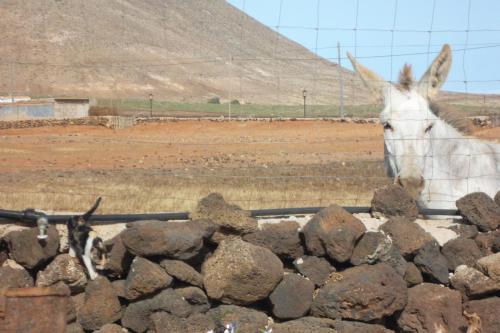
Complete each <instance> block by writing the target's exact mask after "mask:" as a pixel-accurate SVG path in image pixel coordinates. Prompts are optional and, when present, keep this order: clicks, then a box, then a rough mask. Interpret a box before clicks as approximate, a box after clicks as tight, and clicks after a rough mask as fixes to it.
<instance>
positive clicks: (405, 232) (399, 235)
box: [380, 218, 434, 259]
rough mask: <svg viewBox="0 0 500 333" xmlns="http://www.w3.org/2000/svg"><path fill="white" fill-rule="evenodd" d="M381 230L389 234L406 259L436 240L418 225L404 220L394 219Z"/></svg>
mask: <svg viewBox="0 0 500 333" xmlns="http://www.w3.org/2000/svg"><path fill="white" fill-rule="evenodd" d="M380 230H382V231H384V232H385V233H386V234H389V235H390V236H391V238H392V241H393V244H394V245H395V246H396V247H397V248H398V249H399V252H400V253H401V255H402V256H403V257H405V258H407V259H408V258H411V256H412V255H413V254H415V253H416V252H417V250H418V249H420V248H421V247H422V246H424V244H426V243H427V242H429V241H432V240H433V239H434V238H432V236H431V235H430V234H428V233H427V232H425V230H424V229H422V227H420V226H419V225H418V224H416V223H414V222H411V221H409V220H406V219H404V218H392V219H390V220H389V221H388V222H386V223H384V224H383V225H382V226H381V227H380Z"/></svg>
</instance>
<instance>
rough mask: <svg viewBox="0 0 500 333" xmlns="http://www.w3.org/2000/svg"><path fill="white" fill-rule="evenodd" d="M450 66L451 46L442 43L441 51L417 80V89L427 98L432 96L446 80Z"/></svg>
mask: <svg viewBox="0 0 500 333" xmlns="http://www.w3.org/2000/svg"><path fill="white" fill-rule="evenodd" d="M450 67H451V48H450V46H449V45H448V44H444V45H443V48H442V49H441V52H439V54H438V56H437V57H436V59H434V61H433V62H432V64H431V65H430V66H429V68H428V69H427V72H425V74H424V75H423V76H422V78H421V79H420V81H419V82H418V91H419V92H420V94H422V95H423V96H426V97H427V98H430V99H431V98H433V97H434V96H436V95H437V93H438V92H439V89H440V88H441V86H442V85H443V83H444V82H445V81H446V77H447V76H448V73H449V71H450Z"/></svg>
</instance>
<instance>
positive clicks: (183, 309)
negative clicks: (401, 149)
mask: <svg viewBox="0 0 500 333" xmlns="http://www.w3.org/2000/svg"><path fill="white" fill-rule="evenodd" d="M159 311H165V312H168V313H170V314H172V315H174V316H176V317H180V318H187V317H188V316H189V315H191V314H192V312H193V308H192V307H191V305H190V304H189V303H188V302H187V301H186V300H185V299H183V298H182V296H181V295H180V294H179V293H177V292H175V291H174V290H173V289H170V288H169V289H165V290H163V291H161V292H160V293H159V294H158V295H156V296H154V297H153V298H148V299H144V300H141V301H137V302H134V303H130V304H129V305H128V306H127V308H126V309H125V312H124V313H123V317H122V320H121V323H122V326H124V327H126V328H129V329H131V330H132V331H134V332H137V333H142V332H145V331H146V330H147V329H148V328H152V327H153V322H152V321H151V318H150V316H151V314H153V313H154V312H159Z"/></svg>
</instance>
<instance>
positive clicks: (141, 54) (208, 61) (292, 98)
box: [0, 0, 369, 104]
mask: <svg viewBox="0 0 500 333" xmlns="http://www.w3.org/2000/svg"><path fill="white" fill-rule="evenodd" d="M0 16H1V17H2V20H0V31H2V33H1V34H0V38H1V39H0V40H1V42H0V59H2V62H1V63H0V75H1V77H2V80H0V93H1V94H8V93H10V92H11V91H15V92H17V93H18V94H22V95H32V96H47V95H53V96H91V97H122V98H124V97H129V98H130V97H134V98H144V97H147V95H148V94H149V93H153V94H155V98H158V99H169V100H177V101H205V100H206V99H207V98H209V97H211V96H214V95H217V96H220V97H221V98H222V99H226V100H227V99H239V100H244V101H248V102H253V103H278V104H283V103H300V102H301V101H302V90H303V89H304V88H305V89H307V90H308V92H309V101H310V102H311V103H315V102H316V103H328V104H335V103H337V102H338V72H337V67H336V65H335V64H333V63H331V62H329V61H326V60H324V59H320V58H317V57H315V56H314V54H312V53H311V52H310V51H308V50H307V49H305V48H304V47H302V46H301V45H298V44H297V43H294V42H292V41H290V40H288V39H287V38H285V37H283V36H281V35H278V34H277V33H275V32H274V31H272V30H271V29H269V28H267V27H265V26H264V25H262V24H261V23H259V22H257V21H256V20H254V19H253V18H251V17H249V16H247V15H246V14H244V13H242V12H241V11H239V10H238V9H236V8H234V7H233V6H231V5H230V4H228V3H227V2H225V1H223V0H182V1H178V0H110V1H99V0H27V1H17V0H4V1H2V6H0ZM284 58H286V59H287V60H280V59H284ZM343 75H344V81H345V82H346V89H345V90H346V99H347V100H348V101H349V103H352V102H357V103H366V102H367V101H369V96H368V95H367V93H366V90H364V89H362V87H361V86H360V83H359V81H358V80H357V78H356V77H355V76H354V74H353V73H352V72H350V71H347V70H343ZM353 87H355V88H356V89H355V90H356V93H355V95H353Z"/></svg>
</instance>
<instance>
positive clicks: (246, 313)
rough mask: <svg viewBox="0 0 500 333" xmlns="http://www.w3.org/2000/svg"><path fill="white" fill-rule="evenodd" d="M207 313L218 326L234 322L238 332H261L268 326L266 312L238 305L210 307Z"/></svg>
mask: <svg viewBox="0 0 500 333" xmlns="http://www.w3.org/2000/svg"><path fill="white" fill-rule="evenodd" d="M207 315H208V316H209V317H211V318H212V320H213V321H214V322H215V325H216V326H217V327H221V326H225V325H227V324H230V323H231V324H234V325H235V326H236V332H249V333H250V332H260V331H262V330H263V329H264V328H265V327H266V326H267V315H266V314H265V313H263V312H260V311H257V310H254V309H250V308H245V307H241V306H236V305H220V306H218V307H216V308H213V309H210V311H208V312H207Z"/></svg>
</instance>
